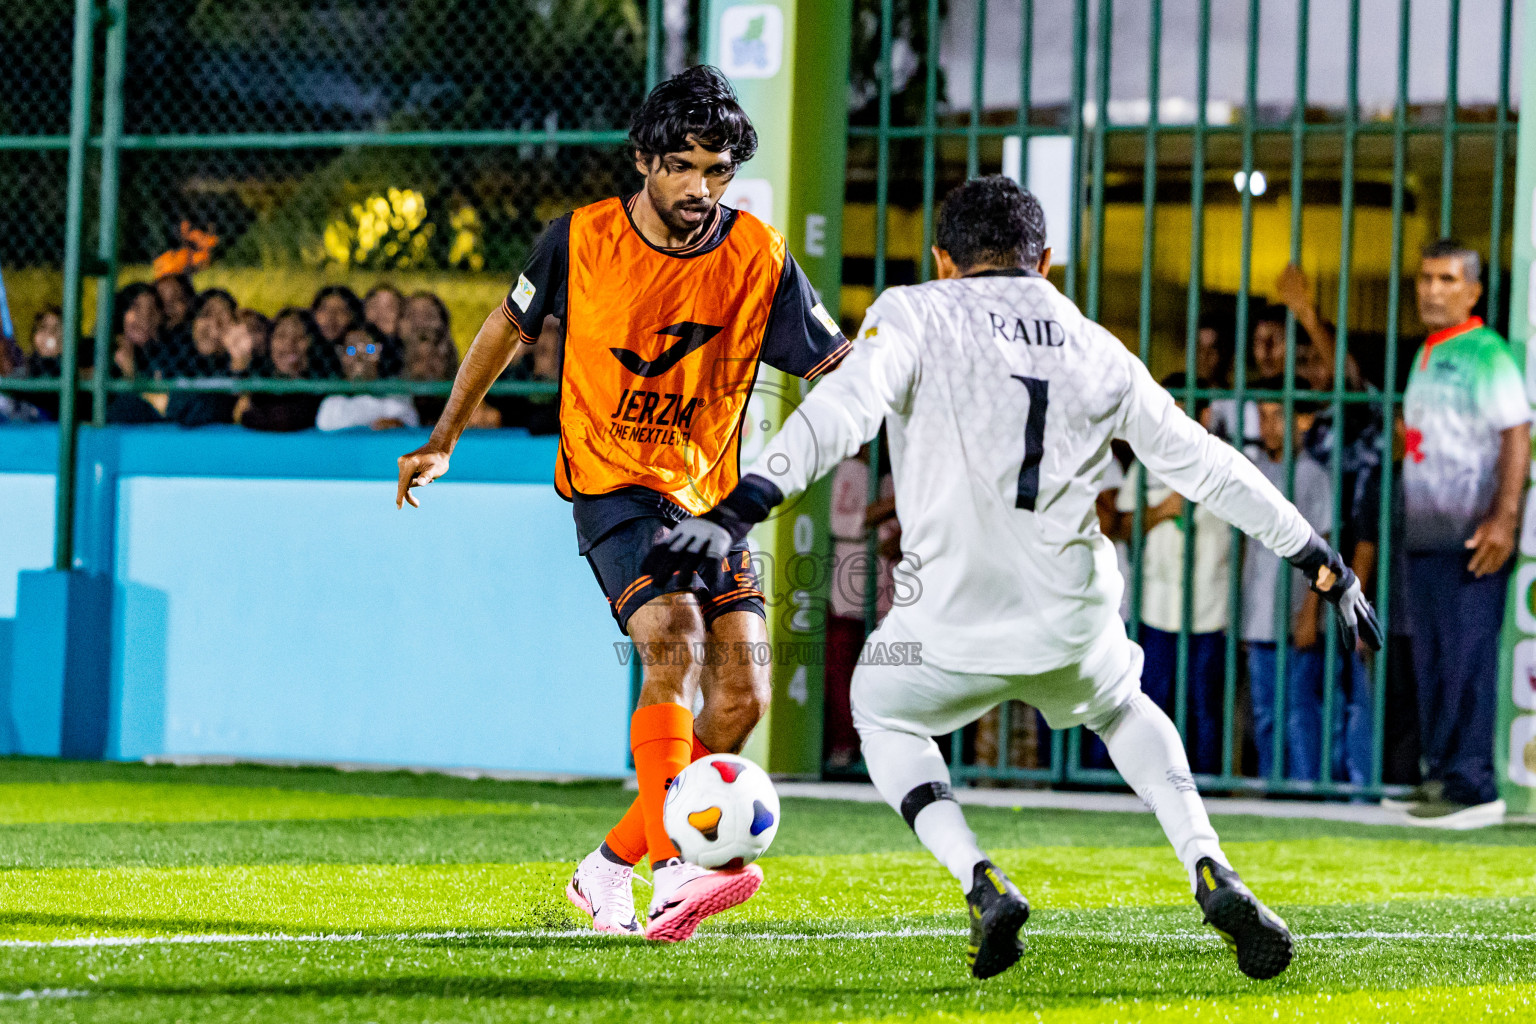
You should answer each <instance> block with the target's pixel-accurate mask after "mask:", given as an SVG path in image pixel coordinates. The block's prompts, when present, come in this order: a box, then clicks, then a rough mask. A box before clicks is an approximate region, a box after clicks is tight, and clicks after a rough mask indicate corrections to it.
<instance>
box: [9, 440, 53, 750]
mask: <svg viewBox="0 0 1536 1024" xmlns="http://www.w3.org/2000/svg"><path fill="white" fill-rule="evenodd" d="M56 439H57V435H56V434H55V433H54V432H53V431H52V430H48V429H46V428H44V429H32V428H16V429H5V430H0V749H8V748H9V747H10V745H11V743H12V742H13V738H14V737H13V735H12V729H11V709H10V700H9V697H10V693H9V690H8V689H7V688H6V687H5V686H4V685H3V684H4V683H5V681H6V679H7V677H8V674H9V671H10V664H11V657H12V652H11V648H12V644H13V642H14V633H15V620H16V589H17V578H18V576H19V575H20V574H21V573H22V572H23V571H25V570H29V569H45V568H47V567H48V566H49V565H52V564H53V502H54V479H55V475H54V473H53V471H52V467H53V465H54V463H55V462H56V461H57V459H56V455H57V452H58V447H57V444H56Z"/></svg>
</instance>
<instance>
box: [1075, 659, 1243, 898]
mask: <svg viewBox="0 0 1536 1024" xmlns="http://www.w3.org/2000/svg"><path fill="white" fill-rule="evenodd" d="M1088 727H1089V728H1090V729H1092V730H1093V731H1094V732H1096V733H1098V734H1099V736H1100V737H1101V738H1102V739H1103V740H1104V745H1105V746H1106V747H1108V748H1109V756H1110V759H1111V760H1113V761H1114V762H1115V767H1116V768H1118V769H1119V770H1120V774H1121V775H1122V776H1123V777H1124V778H1125V781H1126V782H1128V783H1130V786H1131V788H1132V789H1134V790H1135V791H1136V795H1137V796H1139V797H1141V799H1142V802H1143V803H1145V804H1146V805H1147V806H1148V807H1149V808H1151V810H1152V812H1153V813H1154V814H1156V815H1157V821H1158V824H1160V825H1162V826H1163V832H1164V834H1166V835H1167V836H1168V841H1169V842H1171V843H1172V844H1173V850H1174V852H1175V853H1177V854H1178V855H1179V860H1180V861H1181V862H1183V864H1184V870H1185V871H1187V872H1188V873H1189V887H1190V891H1191V892H1193V891H1194V889H1195V864H1196V862H1198V861H1199V860H1200V858H1202V857H1210V858H1211V859H1213V860H1214V861H1216V863H1218V864H1221V865H1224V866H1226V867H1231V866H1232V865H1231V864H1230V863H1228V861H1227V857H1226V854H1224V853H1222V852H1221V844H1220V842H1219V841H1218V840H1217V838H1216V830H1215V829H1214V828H1212V827H1211V819H1210V818H1209V817H1208V816H1207V815H1206V813H1205V804H1203V803H1202V802H1201V801H1200V794H1199V792H1197V791H1196V789H1195V780H1194V777H1193V776H1192V775H1191V774H1190V771H1189V758H1188V757H1186V756H1185V754H1184V744H1183V742H1182V741H1181V740H1180V739H1179V732H1178V730H1177V729H1175V728H1174V727H1173V722H1172V721H1171V720H1170V719H1169V718H1168V716H1167V715H1165V714H1164V713H1163V709H1162V708H1160V707H1158V706H1157V705H1156V704H1155V703H1153V702H1152V699H1151V698H1150V697H1148V696H1147V695H1146V694H1144V693H1142V692H1141V691H1139V690H1138V691H1137V692H1136V694H1135V695H1134V696H1133V697H1131V699H1130V700H1128V701H1126V702H1125V703H1124V704H1122V705H1120V707H1118V708H1116V709H1115V710H1114V711H1113V712H1112V713H1111V714H1110V716H1109V717H1108V718H1107V719H1105V720H1104V721H1102V722H1089V723H1088Z"/></svg>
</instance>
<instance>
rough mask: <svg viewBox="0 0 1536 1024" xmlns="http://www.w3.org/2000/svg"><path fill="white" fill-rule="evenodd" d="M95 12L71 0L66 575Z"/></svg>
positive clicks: (57, 510) (63, 371)
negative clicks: (72, 37)
mask: <svg viewBox="0 0 1536 1024" xmlns="http://www.w3.org/2000/svg"><path fill="white" fill-rule="evenodd" d="M95 39H96V8H95V5H94V4H93V3H92V0H75V45H74V54H73V58H72V59H73V61H74V64H73V66H72V74H71V77H70V98H69V177H68V180H67V182H66V185H65V188H66V189H67V192H66V194H65V207H64V211H65V212H64V296H63V303H62V305H63V314H64V315H63V321H64V325H63V330H64V339H63V340H64V345H63V352H62V353H61V355H60V359H59V378H60V379H59V470H58V473H59V475H58V481H57V490H56V497H55V505H54V527H53V567H54V568H55V569H57V570H59V571H60V572H68V571H69V570H70V568H71V567H72V566H73V564H74V554H75V544H74V533H75V529H74V526H75V442H76V432H75V386H76V384H75V378H76V376H77V367H78V365H79V349H80V269H81V245H82V243H83V239H82V238H81V237H80V236H81V231H82V223H83V220H84V212H85V150H86V145H87V144H88V142H89V141H90V139H89V136H90V128H91V64H92V59H93V57H94V54H95Z"/></svg>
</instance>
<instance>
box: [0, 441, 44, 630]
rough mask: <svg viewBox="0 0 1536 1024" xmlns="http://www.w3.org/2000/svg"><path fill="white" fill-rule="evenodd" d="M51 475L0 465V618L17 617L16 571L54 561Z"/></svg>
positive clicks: (41, 566)
mask: <svg viewBox="0 0 1536 1024" xmlns="http://www.w3.org/2000/svg"><path fill="white" fill-rule="evenodd" d="M54 479H55V477H54V474H52V473H12V472H6V471H5V470H4V469H0V619H12V618H15V617H16V575H17V574H18V573H20V572H21V571H22V570H23V569H46V568H47V567H48V566H50V565H52V564H53V490H54V483H53V482H54Z"/></svg>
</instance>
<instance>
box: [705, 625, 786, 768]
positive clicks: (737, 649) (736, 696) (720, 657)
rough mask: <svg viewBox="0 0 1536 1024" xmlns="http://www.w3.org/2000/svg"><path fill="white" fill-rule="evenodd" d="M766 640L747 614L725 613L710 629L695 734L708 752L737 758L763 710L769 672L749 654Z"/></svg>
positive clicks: (765, 631)
mask: <svg viewBox="0 0 1536 1024" xmlns="http://www.w3.org/2000/svg"><path fill="white" fill-rule="evenodd" d="M767 642H768V625H767V623H765V622H764V621H763V617H762V616H761V615H758V614H756V613H755V612H749V611H735V612H726V613H725V614H724V615H722V616H720V617H719V618H717V619H716V620H715V621H714V622H712V623H710V625H709V643H710V645H711V647H710V649H711V650H712V651H713V652H715V653H716V656H715V657H711V658H708V659H706V660H707V661H708V664H706V665H704V667H703V670H702V672H701V673H700V677H699V685H700V686H701V687H702V688H703V690H704V708H703V710H701V711H700V712H699V714H698V717H697V718H695V719H694V720H693V731H694V735H696V736H698V738H699V742H700V743H702V744H703V745H704V746H705V747H707V748H708V749H709V752H710V753H712V754H739V753H741V748H742V746H743V745H744V744H745V743H746V742H747V737H748V736H750V735H752V730H753V729H755V728H757V723H758V722H760V721H762V719H763V715H764V713H766V712H767V710H768V698H769V694H770V685H771V682H770V674H771V673H770V668H769V666H767V665H759V664H758V663H757V660H756V659H754V658H753V657H752V656H751V652H753V651H754V650H760V649H761V646H760V645H763V644H766V643H767Z"/></svg>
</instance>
